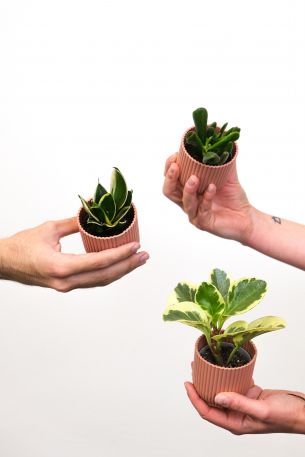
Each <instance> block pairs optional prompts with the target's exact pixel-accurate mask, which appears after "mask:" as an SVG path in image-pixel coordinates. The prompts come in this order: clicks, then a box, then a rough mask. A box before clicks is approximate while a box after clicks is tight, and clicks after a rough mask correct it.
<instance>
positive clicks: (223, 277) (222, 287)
mask: <svg viewBox="0 0 305 457" xmlns="http://www.w3.org/2000/svg"><path fill="white" fill-rule="evenodd" d="M211 283H212V284H213V285H214V286H215V287H216V289H217V290H218V291H219V292H220V293H221V295H222V297H223V299H224V300H225V301H226V300H227V295H228V291H229V288H230V279H229V278H228V275H227V273H226V272H225V271H223V270H219V269H218V268H215V269H214V270H213V271H212V273H211Z"/></svg>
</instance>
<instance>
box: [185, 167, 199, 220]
mask: <svg viewBox="0 0 305 457" xmlns="http://www.w3.org/2000/svg"><path fill="white" fill-rule="evenodd" d="M198 186H199V179H198V178H197V176H194V175H192V176H190V177H189V179H188V180H187V182H186V184H185V186H184V189H183V197H182V203H183V209H184V211H185V212H186V213H187V215H188V217H189V219H190V221H192V220H193V219H194V218H195V217H196V215H197V211H198V203H199V202H198V195H197V189H198Z"/></svg>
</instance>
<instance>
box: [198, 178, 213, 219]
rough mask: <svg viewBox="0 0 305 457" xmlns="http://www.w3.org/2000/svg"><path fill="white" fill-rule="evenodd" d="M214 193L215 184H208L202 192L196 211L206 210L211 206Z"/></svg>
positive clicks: (202, 211)
mask: <svg viewBox="0 0 305 457" xmlns="http://www.w3.org/2000/svg"><path fill="white" fill-rule="evenodd" d="M215 195H216V186H215V184H209V185H208V188H207V189H206V190H205V192H204V193H203V196H202V199H201V202H200V203H199V207H198V212H200V213H204V212H208V211H210V210H211V208H212V202H213V198H214V197H215Z"/></svg>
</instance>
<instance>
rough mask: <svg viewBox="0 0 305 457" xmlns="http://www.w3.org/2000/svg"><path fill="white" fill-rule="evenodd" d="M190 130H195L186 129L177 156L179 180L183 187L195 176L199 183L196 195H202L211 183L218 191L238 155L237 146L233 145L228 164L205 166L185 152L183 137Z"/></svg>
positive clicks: (193, 128)
mask: <svg viewBox="0 0 305 457" xmlns="http://www.w3.org/2000/svg"><path fill="white" fill-rule="evenodd" d="M191 130H195V127H191V128H189V129H187V131H186V132H185V133H184V135H183V137H182V140H181V144H180V148H179V152H178V155H177V164H178V165H179V168H180V176H179V180H180V182H181V184H182V185H183V186H184V185H185V183H186V181H187V180H188V179H189V177H190V176H191V175H195V176H197V177H198V178H199V181H200V184H199V188H198V193H200V194H202V193H203V192H204V190H205V189H206V188H207V187H208V185H209V184H211V183H213V184H215V186H216V187H217V189H220V188H221V187H222V186H223V185H224V184H225V182H226V181H227V179H228V177H229V175H230V174H231V172H232V169H233V167H234V162H235V160H236V157H237V153H238V148H237V144H236V143H233V158H232V159H231V160H230V162H228V163H225V164H224V165H206V164H204V163H200V162H198V160H195V159H193V157H192V156H191V155H190V154H189V153H188V152H187V150H186V147H185V136H186V134H187V133H188V132H189V131H191Z"/></svg>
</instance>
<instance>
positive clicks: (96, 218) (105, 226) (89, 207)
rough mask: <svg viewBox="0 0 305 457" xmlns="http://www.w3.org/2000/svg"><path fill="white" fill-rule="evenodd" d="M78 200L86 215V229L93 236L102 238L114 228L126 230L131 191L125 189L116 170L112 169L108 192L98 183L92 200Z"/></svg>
mask: <svg viewBox="0 0 305 457" xmlns="http://www.w3.org/2000/svg"><path fill="white" fill-rule="evenodd" d="M79 198H80V199H81V202H82V205H83V208H84V210H85V211H86V213H87V215H88V218H87V221H86V222H87V227H88V228H89V229H90V233H92V234H93V235H97V236H103V235H107V234H108V233H109V231H113V230H114V229H116V228H120V231H123V230H124V226H126V228H127V226H128V224H129V222H130V221H129V219H128V215H129V213H130V210H131V207H132V205H131V202H132V190H128V189H127V185H126V181H125V179H124V177H123V175H122V173H121V172H120V170H119V169H118V168H114V169H113V172H112V175H111V183H110V191H109V192H107V190H106V189H105V188H104V187H103V186H102V185H101V184H100V182H99V181H98V184H97V187H96V189H95V192H94V196H93V198H92V200H89V201H86V200H85V199H84V198H82V197H81V196H80V195H79Z"/></svg>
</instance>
